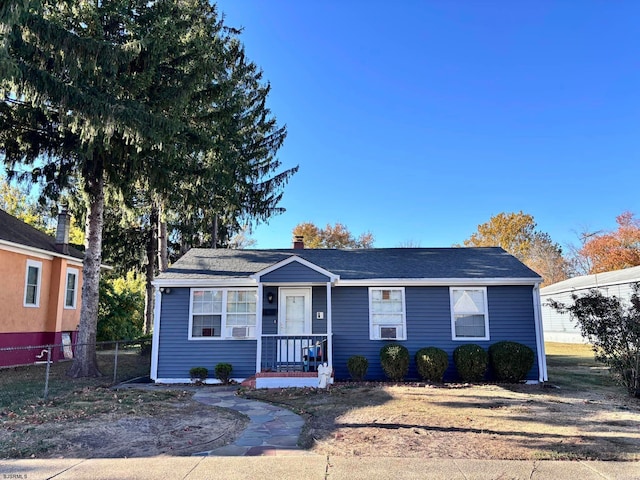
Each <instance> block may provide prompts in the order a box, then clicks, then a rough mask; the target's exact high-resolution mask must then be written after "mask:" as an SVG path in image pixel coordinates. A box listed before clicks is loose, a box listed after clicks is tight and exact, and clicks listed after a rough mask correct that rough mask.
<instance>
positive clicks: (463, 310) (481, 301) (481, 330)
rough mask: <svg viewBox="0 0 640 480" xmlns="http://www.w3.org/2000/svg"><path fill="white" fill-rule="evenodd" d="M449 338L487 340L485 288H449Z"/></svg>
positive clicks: (487, 316) (487, 321) (487, 319)
mask: <svg viewBox="0 0 640 480" xmlns="http://www.w3.org/2000/svg"><path fill="white" fill-rule="evenodd" d="M449 298H450V301H451V338H452V339H453V340H464V341H466V340H489V310H488V306H487V288H486V287H450V288H449Z"/></svg>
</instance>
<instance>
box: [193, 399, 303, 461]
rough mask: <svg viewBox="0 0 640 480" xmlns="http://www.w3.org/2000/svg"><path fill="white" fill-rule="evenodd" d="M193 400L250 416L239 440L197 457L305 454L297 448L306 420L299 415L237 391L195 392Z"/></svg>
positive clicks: (201, 453)
mask: <svg viewBox="0 0 640 480" xmlns="http://www.w3.org/2000/svg"><path fill="white" fill-rule="evenodd" d="M193 399H194V400H196V401H198V402H201V403H204V404H206V405H213V406H216V407H222V408H230V409H232V410H236V411H238V412H241V413H244V414H245V415H247V416H248V417H249V420H250V422H249V426H248V427H247V428H246V429H245V431H244V432H242V435H240V437H238V439H237V440H236V441H235V442H234V443H232V444H230V445H226V446H224V447H220V448H216V449H215V450H210V451H207V452H200V453H196V454H194V455H202V456H209V455H214V456H215V455H217V456H242V455H247V456H258V455H288V454H296V455H301V454H306V453H307V452H305V451H304V450H302V449H300V448H299V447H298V446H297V443H298V437H299V436H300V431H301V430H302V426H303V425H304V420H303V419H302V417H300V416H299V415H296V414H295V413H293V412H291V411H289V410H285V409H284V408H280V407H276V406H274V405H270V404H268V403H263V402H259V401H256V400H247V399H245V398H240V397H238V396H237V395H236V389H235V388H230V389H227V388H224V387H216V388H215V389H213V390H202V391H198V392H196V394H195V395H194V396H193Z"/></svg>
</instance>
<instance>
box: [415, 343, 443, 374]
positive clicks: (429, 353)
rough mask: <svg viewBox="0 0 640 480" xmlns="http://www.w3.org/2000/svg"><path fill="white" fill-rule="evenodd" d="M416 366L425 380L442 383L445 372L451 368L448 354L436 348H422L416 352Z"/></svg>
mask: <svg viewBox="0 0 640 480" xmlns="http://www.w3.org/2000/svg"><path fill="white" fill-rule="evenodd" d="M416 366H417V367H418V373H419V374H420V378H422V379H423V380H426V381H429V382H439V383H442V377H444V372H445V371H446V370H447V368H448V367H449V358H448V355H447V352H445V351H444V350H442V349H440V348H436V347H427V348H421V349H420V350H418V351H417V352H416Z"/></svg>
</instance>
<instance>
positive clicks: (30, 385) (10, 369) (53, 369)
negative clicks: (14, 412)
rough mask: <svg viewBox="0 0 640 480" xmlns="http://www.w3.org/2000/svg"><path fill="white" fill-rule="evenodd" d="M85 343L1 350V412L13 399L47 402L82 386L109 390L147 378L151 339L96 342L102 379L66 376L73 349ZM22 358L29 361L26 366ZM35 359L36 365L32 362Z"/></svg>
mask: <svg viewBox="0 0 640 480" xmlns="http://www.w3.org/2000/svg"><path fill="white" fill-rule="evenodd" d="M83 345H86V344H78V343H74V344H69V343H66V342H65V343H58V344H48V345H31V346H25V347H3V348H0V365H10V364H14V365H13V366H0V409H1V408H2V407H3V406H6V405H9V404H11V402H12V398H15V397H16V396H19V397H21V398H22V400H24V397H25V396H27V397H33V399H34V401H37V400H44V401H46V400H48V399H50V398H51V397H54V396H55V395H56V394H58V393H62V392H69V391H71V390H73V389H78V388H84V387H110V386H112V385H115V384H117V383H121V382H124V381H127V380H132V379H135V378H144V377H147V376H148V375H149V371H150V368H151V340H150V339H144V340H140V339H138V340H118V341H111V342H96V343H95V344H93V345H95V349H96V358H97V361H98V369H99V370H100V372H101V374H102V375H101V376H98V377H92V378H80V379H74V378H70V377H69V376H67V374H66V373H67V371H68V370H69V367H70V366H71V363H72V362H73V358H74V356H75V352H76V349H77V348H78V347H79V346H83ZM21 359H30V360H31V362H30V363H29V364H23V365H15V364H16V363H22V362H21ZM33 359H35V363H34V362H33Z"/></svg>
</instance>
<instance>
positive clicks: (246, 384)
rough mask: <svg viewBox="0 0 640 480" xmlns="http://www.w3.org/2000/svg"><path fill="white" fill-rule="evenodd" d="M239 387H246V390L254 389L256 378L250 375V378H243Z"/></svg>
mask: <svg viewBox="0 0 640 480" xmlns="http://www.w3.org/2000/svg"><path fill="white" fill-rule="evenodd" d="M240 386H242V387H247V388H254V389H255V388H256V376H255V375H252V376H251V377H248V378H245V379H244V380H243V381H242V383H241V384H240Z"/></svg>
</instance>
